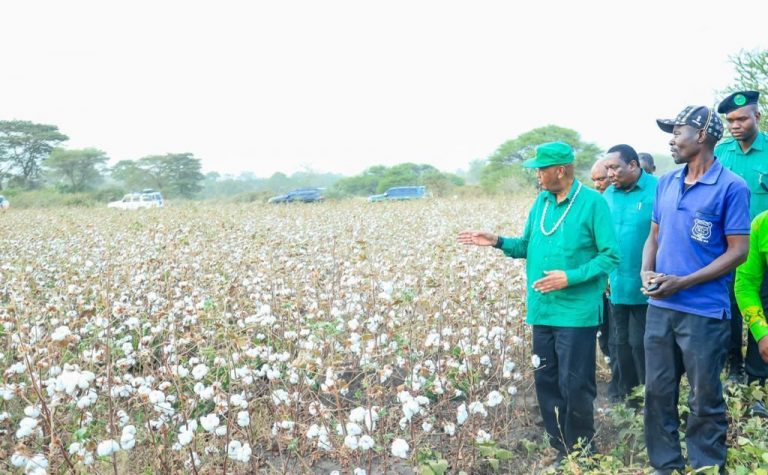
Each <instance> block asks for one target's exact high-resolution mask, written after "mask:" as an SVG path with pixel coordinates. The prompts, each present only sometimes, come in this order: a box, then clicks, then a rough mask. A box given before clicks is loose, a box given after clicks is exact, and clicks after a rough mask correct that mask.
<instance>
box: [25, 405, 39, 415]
mask: <svg viewBox="0 0 768 475" xmlns="http://www.w3.org/2000/svg"><path fill="white" fill-rule="evenodd" d="M24 415H25V416H27V417H37V416H39V415H40V408H39V407H38V406H27V407H25V408H24Z"/></svg>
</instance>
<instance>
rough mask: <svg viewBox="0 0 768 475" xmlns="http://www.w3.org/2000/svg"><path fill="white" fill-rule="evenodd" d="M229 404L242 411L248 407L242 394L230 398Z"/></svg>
mask: <svg viewBox="0 0 768 475" xmlns="http://www.w3.org/2000/svg"><path fill="white" fill-rule="evenodd" d="M229 403H230V404H232V405H233V406H235V407H239V408H241V409H245V408H247V407H248V401H246V400H245V398H244V397H243V396H242V395H240V394H233V395H232V396H230V398H229Z"/></svg>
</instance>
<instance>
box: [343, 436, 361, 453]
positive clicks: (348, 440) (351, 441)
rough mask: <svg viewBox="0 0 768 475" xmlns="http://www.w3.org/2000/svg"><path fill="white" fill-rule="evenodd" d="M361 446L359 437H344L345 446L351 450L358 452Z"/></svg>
mask: <svg viewBox="0 0 768 475" xmlns="http://www.w3.org/2000/svg"><path fill="white" fill-rule="evenodd" d="M358 445H359V441H358V440H357V437H356V436H354V435H348V436H346V437H344V446H345V447H347V448H348V449H350V450H357V447H358Z"/></svg>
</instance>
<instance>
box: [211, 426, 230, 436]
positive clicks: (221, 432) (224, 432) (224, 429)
mask: <svg viewBox="0 0 768 475" xmlns="http://www.w3.org/2000/svg"><path fill="white" fill-rule="evenodd" d="M213 433H214V434H216V435H218V436H219V437H224V436H225V435H227V426H219V427H217V428H216V430H215V431H213Z"/></svg>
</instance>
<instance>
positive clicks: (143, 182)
mask: <svg viewBox="0 0 768 475" xmlns="http://www.w3.org/2000/svg"><path fill="white" fill-rule="evenodd" d="M200 169H201V165H200V159H198V158H195V157H194V156H193V155H192V154H191V153H169V154H166V155H150V156H147V157H144V158H141V159H139V160H138V161H132V160H121V161H120V162H117V163H116V164H115V166H114V167H112V170H111V173H112V177H113V178H115V179H116V180H119V181H122V182H123V183H124V184H125V185H126V186H127V187H129V188H134V189H138V188H153V189H156V190H160V191H162V192H163V193H166V194H168V195H169V196H181V197H185V198H192V197H193V196H195V194H197V193H198V192H199V191H200V190H202V185H201V184H200V182H201V181H203V179H204V178H205V177H204V176H203V174H202V173H200Z"/></svg>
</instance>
